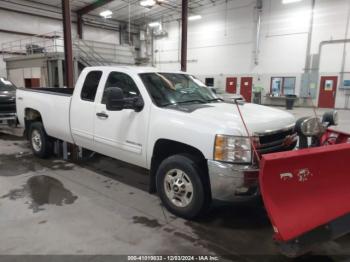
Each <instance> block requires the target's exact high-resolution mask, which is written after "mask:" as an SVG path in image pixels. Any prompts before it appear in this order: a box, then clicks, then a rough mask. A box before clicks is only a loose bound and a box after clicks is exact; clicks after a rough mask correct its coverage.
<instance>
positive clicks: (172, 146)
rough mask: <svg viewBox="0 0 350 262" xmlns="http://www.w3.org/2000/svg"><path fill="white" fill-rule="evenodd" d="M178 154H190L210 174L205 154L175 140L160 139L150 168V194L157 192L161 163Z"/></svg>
mask: <svg viewBox="0 0 350 262" xmlns="http://www.w3.org/2000/svg"><path fill="white" fill-rule="evenodd" d="M176 154H188V155H190V156H191V157H192V158H194V159H195V160H196V162H197V163H199V164H201V165H202V167H203V169H204V170H205V172H206V174H205V175H207V174H208V167H207V165H206V162H207V160H206V158H205V156H204V154H203V153H202V152H201V151H200V150H199V149H198V148H195V147H193V146H191V145H188V144H184V143H181V142H178V141H175V140H170V139H158V140H157V141H156V142H155V144H154V147H153V151H152V159H151V168H150V184H149V191H150V193H155V192H156V173H157V170H158V167H159V165H160V164H161V162H162V161H163V160H164V159H166V158H168V157H169V156H172V155H176Z"/></svg>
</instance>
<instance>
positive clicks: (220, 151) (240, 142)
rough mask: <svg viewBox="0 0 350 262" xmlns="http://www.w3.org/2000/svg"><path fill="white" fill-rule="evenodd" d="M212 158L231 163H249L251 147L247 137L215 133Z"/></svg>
mask: <svg viewBox="0 0 350 262" xmlns="http://www.w3.org/2000/svg"><path fill="white" fill-rule="evenodd" d="M214 160H216V161H223V162H232V163H238V164H243V163H251V161H252V149H251V143H250V139H249V137H242V136H226V135H216V137H215V148H214Z"/></svg>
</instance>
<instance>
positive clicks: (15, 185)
mask: <svg viewBox="0 0 350 262" xmlns="http://www.w3.org/2000/svg"><path fill="white" fill-rule="evenodd" d="M293 113H294V114H295V115H296V116H298V117H299V116H305V115H312V109H302V108H297V109H295V110H294V111H293ZM340 118H341V125H340V128H342V129H343V130H344V131H348V132H350V111H341V112H340ZM0 132H2V133H0V255H23V254H24V255H28V254H36V255H47V254H50V255H52V254H54V255H120V254H124V255H126V254H127V255H131V254H135V255H140V254H142V255H147V254H150V255H151V254H153V255H154V254H166V255H180V254H183V255H189V254H191V255H195V254H196V255H204V254H205V255H219V256H220V257H222V258H224V259H226V260H234V261H241V260H244V261H246V260H248V261H257V260H259V261H290V260H289V259H287V258H284V257H282V256H281V255H279V254H278V251H277V249H276V247H275V245H274V242H273V240H272V234H273V232H272V228H271V225H270V223H269V220H268V218H267V216H266V214H265V211H264V208H263V206H262V205H261V204H260V203H250V205H248V206H244V205H215V206H214V207H213V208H212V210H211V212H210V213H209V214H208V215H207V216H206V217H205V218H203V219H201V220H200V221H197V222H189V221H185V220H183V219H180V218H176V217H174V216H173V215H171V214H169V213H168V212H167V211H166V210H165V209H164V208H163V207H162V205H161V203H160V200H159V199H158V197H157V196H155V195H150V194H148V193H147V185H148V177H147V174H146V173H145V172H144V171H143V170H141V169H135V168H131V167H129V166H127V165H126V164H124V163H121V162H119V161H116V160H113V159H110V158H107V157H103V156H99V155H96V156H95V157H93V158H92V159H90V160H89V161H84V162H79V163H69V162H65V161H62V160H59V159H55V158H51V159H48V160H41V159H37V158H34V157H33V155H32V153H31V151H30V149H29V145H28V142H27V141H25V140H24V139H23V138H21V137H20V135H21V133H22V130H21V129H16V130H9V129H8V128H6V127H0ZM6 133H11V134H12V135H9V134H6ZM13 134H14V135H13ZM313 254H317V255H322V257H319V258H318V260H321V261H344V260H346V259H347V258H350V236H345V237H343V238H341V239H339V240H337V241H332V242H330V243H327V244H324V245H322V246H318V247H316V249H315V251H314V253H313ZM309 258H310V257H305V258H302V260H305V259H306V260H308V259H309Z"/></svg>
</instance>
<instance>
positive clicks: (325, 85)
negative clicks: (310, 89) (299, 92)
mask: <svg viewBox="0 0 350 262" xmlns="http://www.w3.org/2000/svg"><path fill="white" fill-rule="evenodd" d="M337 85H338V77H336V76H323V77H321V84H320V96H319V98H318V107H321V108H334V105H335V95H336V92H337Z"/></svg>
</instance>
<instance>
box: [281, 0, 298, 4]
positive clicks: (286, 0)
mask: <svg viewBox="0 0 350 262" xmlns="http://www.w3.org/2000/svg"><path fill="white" fill-rule="evenodd" d="M301 1H302V0H282V4H284V5H287V4H292V3H297V2H301Z"/></svg>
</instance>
